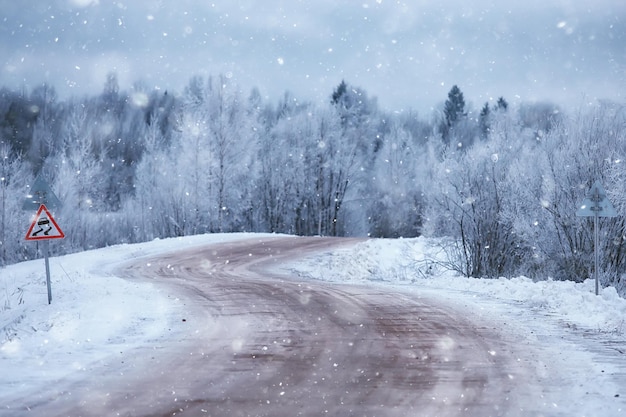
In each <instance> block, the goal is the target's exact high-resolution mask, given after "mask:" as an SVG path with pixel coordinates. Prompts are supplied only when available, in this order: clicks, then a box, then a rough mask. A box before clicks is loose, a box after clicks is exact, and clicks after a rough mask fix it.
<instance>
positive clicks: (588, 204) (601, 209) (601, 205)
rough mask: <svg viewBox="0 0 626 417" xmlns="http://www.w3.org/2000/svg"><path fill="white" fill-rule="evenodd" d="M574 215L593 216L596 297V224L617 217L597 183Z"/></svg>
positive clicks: (597, 258) (597, 237) (598, 287)
mask: <svg viewBox="0 0 626 417" xmlns="http://www.w3.org/2000/svg"><path fill="white" fill-rule="evenodd" d="M576 215H577V216H579V217H592V216H593V257H594V270H593V276H594V278H595V281H596V295H598V294H599V293H600V277H599V271H600V237H599V234H600V231H599V228H600V227H599V224H598V223H599V219H600V217H617V211H616V210H615V208H614V207H613V205H612V204H611V202H610V201H609V199H608V198H606V192H605V191H604V189H603V188H602V185H601V184H600V182H599V181H596V182H595V183H594V184H593V186H592V187H591V190H590V191H589V193H588V194H587V196H586V197H585V199H584V200H583V202H582V204H581V205H580V206H579V207H578V210H577V211H576Z"/></svg>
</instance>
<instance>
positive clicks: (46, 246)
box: [43, 240, 52, 304]
mask: <svg viewBox="0 0 626 417" xmlns="http://www.w3.org/2000/svg"><path fill="white" fill-rule="evenodd" d="M49 244H50V242H49V241H48V240H45V241H44V242H43V256H44V259H45V262H46V286H47V287H48V304H52V285H51V283H50V260H49V259H48V249H49Z"/></svg>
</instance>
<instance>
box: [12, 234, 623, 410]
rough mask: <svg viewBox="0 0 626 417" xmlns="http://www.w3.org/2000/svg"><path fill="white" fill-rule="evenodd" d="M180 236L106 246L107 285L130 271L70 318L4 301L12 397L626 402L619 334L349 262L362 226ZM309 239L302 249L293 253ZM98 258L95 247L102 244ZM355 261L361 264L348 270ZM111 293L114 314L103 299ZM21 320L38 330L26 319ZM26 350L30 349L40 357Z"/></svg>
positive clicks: (370, 403) (252, 403) (542, 406)
mask: <svg viewBox="0 0 626 417" xmlns="http://www.w3.org/2000/svg"><path fill="white" fill-rule="evenodd" d="M185 242H191V240H187V241H179V242H178V243H179V244H178V245H176V244H175V245H171V244H170V245H164V244H159V242H156V243H154V244H152V246H150V244H145V245H143V246H141V245H139V246H134V247H133V246H130V247H124V246H121V247H117V248H113V249H108V251H109V252H111V251H113V252H115V253H117V258H118V259H119V260H124V259H126V261H125V262H124V263H123V266H120V261H119V260H118V261H117V262H114V263H112V264H111V265H110V266H109V267H104V265H102V264H100V266H99V267H100V268H101V269H102V270H101V271H99V273H100V277H99V279H101V280H103V281H105V282H103V283H102V285H101V286H100V287H102V286H103V287H104V290H103V292H102V294H108V295H111V292H114V291H115V287H119V291H120V292H119V293H116V294H115V295H116V297H115V298H116V300H117V301H109V299H108V297H102V298H100V299H97V300H92V302H91V303H89V304H87V303H78V304H79V305H80V308H78V309H76V308H75V309H74V310H72V309H71V308H70V310H69V312H68V313H67V314H68V315H69V316H71V317H72V319H71V320H70V319H65V318H63V317H64V316H62V315H60V314H61V313H56V314H57V316H56V318H53V319H49V320H44V319H42V318H41V317H40V316H39V315H38V313H35V312H34V311H33V310H32V309H35V308H36V307H35V306H34V305H33V304H32V303H26V302H25V303H24V304H27V305H28V308H26V309H21V306H22V303H19V305H17V306H16V305H11V306H10V307H11V308H9V309H5V310H4V311H3V316H2V318H3V322H5V321H6V320H5V317H9V318H10V317H13V318H15V317H19V319H18V320H15V319H14V320H13V322H12V323H13V324H11V322H10V321H9V325H5V326H4V330H5V332H7V329H9V330H10V331H12V332H14V336H13V337H11V338H9V339H8V340H7V341H5V342H3V343H2V345H0V369H2V370H3V375H2V379H0V389H1V390H0V415H2V416H4V415H7V416H22V415H24V416H26V415H29V416H32V415H35V416H39V415H45V416H55V415H58V416H62V415H63V416H65V415H71V416H74V415H81V416H101V415H121V416H166V415H167V416H169V415H191V416H196V415H210V416H221V415H224V416H226V415H228V416H296V415H303V416H318V415H334V416H350V415H354V416H357V415H358V416H422V415H424V416H430V415H438V416H455V415H463V416H528V415H531V416H571V415H580V416H594V415H595V416H612V415H619V413H620V412H622V411H623V408H622V407H623V404H624V400H623V399H624V394H623V389H624V386H623V385H621V384H622V383H623V382H624V378H623V369H624V367H623V363H620V359H621V354H620V353H615V354H613V355H610V354H607V353H606V352H608V351H610V349H617V350H614V351H613V352H619V350H620V349H621V344H619V343H621V342H618V346H617V347H612V348H610V349H609V350H607V349H606V344H603V343H602V342H603V340H600V339H601V338H592V339H593V340H589V341H587V342H585V343H584V344H581V340H580V334H578V333H577V332H571V331H569V330H572V329H571V326H570V328H569V329H568V328H567V326H560V325H554V323H553V324H549V323H548V324H542V325H540V326H533V323H532V321H531V320H530V319H529V317H535V318H541V317H542V314H543V313H542V312H541V311H535V312H534V313H533V314H534V315H530V314H529V313H527V312H525V310H523V309H521V308H520V306H519V305H517V306H516V305H515V304H516V303H513V302H511V301H510V300H499V301H496V302H494V301H493V299H492V300H489V299H488V297H487V296H486V293H485V292H482V293H480V292H475V290H476V288H477V287H474V288H465V289H454V288H450V287H445V280H443V281H442V282H443V284H442V285H443V286H444V287H445V288H441V287H440V288H437V284H433V283H432V282H431V283H430V284H429V285H411V286H406V285H389V283H381V282H371V281H368V278H367V277H365V275H368V274H369V273H366V272H363V271H360V270H359V267H358V266H355V264H352V263H353V262H360V263H359V265H365V266H366V267H367V268H369V267H370V265H367V264H368V262H366V261H365V260H363V259H359V255H363V254H364V253H367V250H371V249H372V248H373V247H374V248H375V246H371V245H370V244H369V243H367V242H365V243H358V241H353V240H338V239H324V238H294V237H276V236H261V235H258V236H254V237H252V236H247V237H246V239H244V237H243V236H240V237H228V238H223V239H221V241H220V243H219V244H216V245H211V246H206V245H205V244H199V243H200V242H198V243H196V244H189V243H185ZM206 243H210V242H206ZM355 244H357V247H360V248H359V249H357V250H355V249H354V247H355ZM363 245H365V246H363ZM157 246H159V247H160V249H155V247H157ZM398 247H401V246H398ZM131 248H132V249H131ZM150 248H152V249H150ZM175 248H177V249H178V250H177V251H175V252H172V250H173V249H175ZM374 250H376V249H374ZM94 253H97V251H96V252H94ZM101 253H103V252H101ZM337 254H339V255H337ZM384 255H385V256H386V257H387V258H391V257H392V256H390V255H389V254H384ZM403 255H406V254H403ZM72 256H78V255H71V256H70V257H65V260H64V261H63V263H65V264H66V267H65V268H64V269H69V268H68V267H67V264H68V263H69V262H71V261H70V259H78V258H71V257H72ZM303 256H308V257H309V259H310V261H309V263H308V264H307V263H306V262H302V261H299V262H300V263H299V264H294V262H295V259H297V258H301V257H303ZM368 256H369V258H372V259H370V261H372V262H374V260H373V258H375V257H376V256H375V255H374V254H369V255H368ZM83 257H84V255H83ZM134 258H137V259H135V260H133V259H134ZM60 259H63V258H60ZM88 259H91V262H92V266H96V264H98V262H97V261H96V259H98V257H97V256H93V255H91V256H89V257H88ZM103 259H109V260H110V259H111V257H110V256H109V257H104V258H103ZM337 262H339V263H337ZM396 262H397V258H396ZM58 265H59V266H60V265H61V263H60V261H59V263H58ZM294 265H295V266H294ZM396 265H398V263H396ZM53 266H54V263H53ZM384 267H385V266H384V265H382V266H381V268H384ZM5 275H6V274H5ZM66 275H67V276H68V277H71V276H72V272H70V273H68V272H66ZM294 275H295V276H294ZM304 275H306V276H307V277H303V276H304ZM298 276H299V277H298ZM346 276H351V277H352V278H354V279H353V282H349V283H347V284H342V283H340V282H341V281H345V277H346ZM118 277H123V278H124V279H123V280H120V279H119V278H118ZM311 278H315V279H311ZM14 279H15V280H17V279H18V278H15V277H14ZM57 281H58V280H57ZM61 281H63V280H61ZM324 281H329V282H324ZM424 282H425V281H424ZM494 282H496V281H494ZM420 283H421V282H420ZM55 284H57V287H58V286H60V285H59V284H61V283H59V282H55ZM79 284H80V282H79ZM85 287H87V288H90V286H89V285H85ZM515 288H517V289H518V290H519V288H521V286H520V285H517V286H516V287H515ZM23 291H24V290H23ZM41 291H42V293H45V287H44V288H43V289H41ZM146 292H148V294H146ZM27 293H28V292H27ZM140 293H142V294H144V296H142V297H137V294H140ZM42 295H43V294H42ZM22 297H23V295H22ZM124 297H126V298H124ZM43 298H45V297H42V299H43ZM55 300H56V304H53V305H59V304H60V305H61V306H65V307H69V304H70V302H71V301H76V299H75V298H72V297H66V294H59V296H58V299H55ZM120 300H122V301H120ZM29 301H30V300H29ZM620 302H621V301H617V300H614V304H613V305H616V306H620V305H621V304H620ZM109 303H110V304H111V305H110V306H109V307H108V308H109V309H111V311H110V314H107V317H96V316H95V315H94V314H96V315H97V314H98V313H103V312H106V311H107V305H106V304H109ZM115 303H117V304H115ZM128 303H134V305H128ZM92 304H96V306H93V305H92ZM87 305H89V306H90V308H91V310H90V309H89V308H86V306H87ZM98 306H99V307H98ZM116 308H117V309H118V310H119V311H116ZM15 311H17V312H18V314H15V313H14V314H13V315H12V316H11V315H9V314H6V313H7V312H15ZM49 311H50V310H49ZM52 311H55V310H52ZM77 314H78V317H76V315H77ZM52 315H53V316H54V314H52ZM85 316H87V317H85ZM33 317H35V319H33ZM75 321H79V322H82V324H80V325H79V324H75V323H74V322H75ZM37 322H38V323H41V324H37V325H35V326H33V323H37ZM120 322H121V323H120ZM25 326H30V327H33V328H35V330H34V331H32V332H31V333H32V334H28V332H27V331H25ZM81 326H83V327H81ZM98 326H100V329H98ZM55 327H56V328H57V329H55ZM99 330H100V331H99ZM55 332H58V334H56V335H55V336H53V335H54V334H55ZM98 335H100V336H98ZM97 337H101V339H99V340H98V341H99V342H101V343H99V344H98V343H93V341H94V340H97V339H96V338H97ZM103 338H106V340H104V339H103ZM59 340H62V341H63V343H53V342H58V341H59ZM620 340H621V339H620ZM37 341H40V342H41V344H42V345H44V346H45V345H47V346H49V347H50V351H46V350H44V349H43V348H41V346H37ZM53 345H54V346H53ZM594 348H597V351H595V352H594V351H592V350H593V349H594ZM29 353H30V354H35V355H36V357H35V358H32V360H29V358H28V354H29ZM594 355H595V356H594ZM602 355H605V356H602ZM72 356H74V358H73V359H72ZM55 361H57V362H58V363H56V364H55V363H54V362H55ZM581 361H586V362H581ZM68 364H69V365H70V369H67V365H68ZM64 366H65V367H66V368H65V369H63V367H64ZM20 370H21V372H22V373H20ZM568 370H572V371H573V372H571V373H568ZM581 376H584V377H586V378H588V379H589V380H586V381H582V380H580V378H581ZM620 394H621V396H620Z"/></svg>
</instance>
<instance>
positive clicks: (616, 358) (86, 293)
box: [0, 234, 626, 417]
mask: <svg viewBox="0 0 626 417" xmlns="http://www.w3.org/2000/svg"><path fill="white" fill-rule="evenodd" d="M266 236H268V235H260V234H254V235H250V234H229V235H203V236H194V237H187V238H176V239H167V240H156V241H153V242H149V243H143V244H136V245H118V246H113V247H110V248H105V249H100V250H95V251H90V252H84V253H78V254H73V255H67V256H63V257H58V258H51V259H50V267H51V275H52V304H51V305H48V304H47V290H46V284H45V270H44V262H43V260H42V259H39V260H35V261H29V262H24V263H21V264H18V265H12V266H8V267H6V268H4V269H2V270H0V370H1V372H0V375H1V376H0V415H3V414H2V409H3V408H6V407H7V404H5V401H6V399H8V398H12V397H13V396H14V394H17V393H18V392H20V393H24V392H28V391H31V390H36V389H37V386H41V385H43V384H50V383H54V381H56V380H59V379H66V378H81V377H83V376H84V375H81V372H83V371H85V370H86V369H88V368H89V364H90V363H94V362H96V361H98V360H100V359H101V358H103V357H106V356H108V355H113V354H115V353H116V352H120V351H121V350H125V349H129V348H131V347H133V346H137V345H139V344H141V343H143V342H145V341H147V340H155V339H163V338H166V337H167V336H166V335H165V334H163V329H167V327H168V325H170V324H171V323H172V322H173V321H175V320H177V318H175V317H174V311H175V309H176V303H177V301H178V300H177V299H176V298H173V297H172V296H171V295H169V294H167V293H164V292H162V291H161V290H160V288H159V287H158V285H155V284H152V283H143V282H142V283H137V282H130V281H126V280H123V279H120V278H118V277H116V276H115V275H114V274H113V272H112V271H114V270H115V269H116V268H117V267H119V266H120V265H121V264H123V263H124V262H127V261H129V260H136V259H138V258H140V257H143V256H152V255H156V254H159V253H165V252H168V251H172V250H180V249H186V248H192V247H194V246H198V245H204V244H208V243H219V242H226V241H233V240H238V239H247V238H259V237H266ZM51 244H52V245H54V243H51ZM441 260H442V259H441V256H440V254H439V252H438V251H437V248H436V246H433V245H432V244H431V243H430V242H429V241H428V240H426V239H422V238H418V239H399V240H370V241H364V242H362V243H359V244H357V245H356V246H354V247H351V248H346V249H342V250H339V251H336V252H333V253H321V254H320V255H319V256H315V257H311V258H307V259H303V260H301V261H297V262H294V263H293V264H290V265H286V266H283V268H285V269H288V270H290V271H293V272H295V273H296V274H297V275H299V276H300V277H302V278H303V279H319V280H327V281H335V282H338V283H358V284H366V285H371V286H378V287H380V288H382V289H389V290H393V291H402V292H406V293H410V294H414V296H415V297H416V298H418V297H426V298H428V299H437V300H439V301H440V302H441V303H443V304H446V305H449V306H450V307H451V308H454V309H458V311H459V312H461V313H462V314H465V315H467V316H468V317H470V318H474V319H476V320H477V322H480V323H483V324H484V323H488V325H489V326H492V327H493V328H494V329H496V330H498V331H499V332H500V333H501V334H502V337H503V338H505V339H508V340H510V341H511V342H512V343H515V344H516V345H518V346H521V347H523V348H524V349H528V350H531V351H535V352H536V359H537V360H536V362H535V363H533V364H530V366H534V367H536V369H537V371H538V373H539V374H540V375H542V377H543V378H545V389H546V392H548V391H549V392H551V393H557V394H558V395H557V396H556V398H561V399H562V401H559V402H558V403H557V402H555V403H554V404H551V406H552V407H553V408H554V410H555V414H554V415H572V416H575V415H576V416H607V417H609V416H618V415H626V414H625V413H626V300H624V299H621V298H619V297H618V296H617V293H616V292H615V290H614V289H612V288H607V289H603V290H602V291H601V294H600V295H599V296H596V295H595V294H594V283H593V281H587V282H584V283H581V284H575V283H572V282H554V281H542V282H536V283H535V282H533V281H531V280H529V279H526V278H522V277H520V278H514V279H497V280H480V279H467V278H462V277H459V276H457V275H455V274H454V273H452V272H450V271H447V270H445V269H444V268H442V267H441V266H440V265H441V264H440V261H441ZM493 354H497V352H493ZM550 398H555V395H550ZM541 400H542V399H541V398H537V401H541Z"/></svg>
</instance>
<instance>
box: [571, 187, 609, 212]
mask: <svg viewBox="0 0 626 417" xmlns="http://www.w3.org/2000/svg"><path fill="white" fill-rule="evenodd" d="M576 215H577V216H578V217H593V216H598V217H617V211H616V210H615V208H614V207H613V204H611V201H609V199H608V198H607V197H606V192H605V191H604V188H602V185H601V184H600V183H599V182H597V181H596V182H595V183H594V184H593V186H592V187H591V190H589V193H588V194H587V196H586V197H585V199H584V200H583V202H582V203H581V204H580V206H579V207H578V210H577V211H576Z"/></svg>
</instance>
